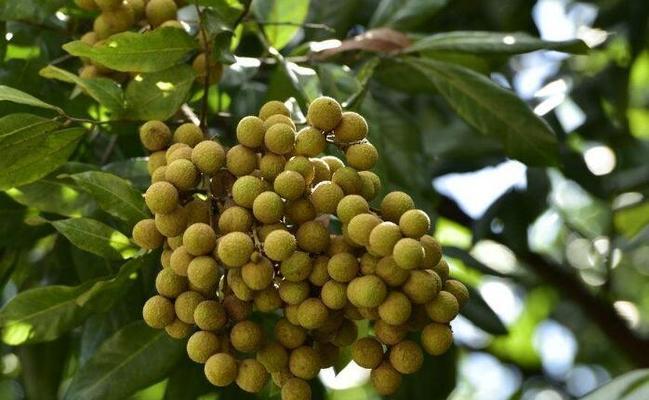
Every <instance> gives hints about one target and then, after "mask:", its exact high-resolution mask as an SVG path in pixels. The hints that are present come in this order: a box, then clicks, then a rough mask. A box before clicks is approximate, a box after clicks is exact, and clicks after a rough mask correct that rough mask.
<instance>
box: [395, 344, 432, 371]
mask: <svg viewBox="0 0 649 400" xmlns="http://www.w3.org/2000/svg"><path fill="white" fill-rule="evenodd" d="M423 362H424V354H423V352H422V351H421V347H419V345H418V344H417V343H415V342H413V341H412V340H404V341H403V342H400V343H397V344H396V345H394V346H392V348H391V349H390V364H392V366H393V367H394V369H396V370H397V371H399V372H400V373H402V374H412V373H415V372H417V371H418V370H419V368H421V365H422V364H423Z"/></svg>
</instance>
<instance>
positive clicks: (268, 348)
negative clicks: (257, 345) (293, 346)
mask: <svg viewBox="0 0 649 400" xmlns="http://www.w3.org/2000/svg"><path fill="white" fill-rule="evenodd" d="M257 361H259V362H260V363H262V364H263V365H264V367H265V368H266V370H267V371H268V372H277V371H281V370H282V369H284V368H286V366H287V365H288V352H287V351H286V349H285V348H284V347H283V346H282V345H281V344H279V343H278V342H275V341H273V342H270V343H268V344H266V345H265V346H264V347H262V348H261V349H260V350H259V351H258V352H257Z"/></svg>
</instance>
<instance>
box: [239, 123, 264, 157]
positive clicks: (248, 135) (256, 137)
mask: <svg viewBox="0 0 649 400" xmlns="http://www.w3.org/2000/svg"><path fill="white" fill-rule="evenodd" d="M265 133H266V129H265V128H264V121H263V120H262V119H261V118H257V117H254V116H247V117H243V118H242V119H241V121H239V124H238V125H237V141H238V142H239V143H241V144H242V145H244V146H246V147H250V148H251V149H256V148H259V147H261V145H263V144H264V134H265Z"/></svg>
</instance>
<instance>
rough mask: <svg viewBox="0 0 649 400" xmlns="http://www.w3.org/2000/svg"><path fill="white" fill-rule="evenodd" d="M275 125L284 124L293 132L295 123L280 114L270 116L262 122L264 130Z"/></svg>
mask: <svg viewBox="0 0 649 400" xmlns="http://www.w3.org/2000/svg"><path fill="white" fill-rule="evenodd" d="M277 124H284V125H287V126H290V127H291V129H293V130H295V122H293V120H292V119H291V118H289V117H287V116H286V115H281V114H275V115H271V116H270V117H268V118H266V120H265V121H264V129H266V130H268V128H270V127H271V126H273V125H277Z"/></svg>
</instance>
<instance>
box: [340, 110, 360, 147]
mask: <svg viewBox="0 0 649 400" xmlns="http://www.w3.org/2000/svg"><path fill="white" fill-rule="evenodd" d="M367 131H368V128H367V121H365V118H363V117H362V116H361V115H360V114H357V113H355V112H353V111H346V112H344V113H343V114H342V117H341V119H340V122H339V123H338V125H337V126H336V129H335V130H334V134H335V135H336V142H338V143H352V142H358V141H359V140H363V139H365V138H366V137H367Z"/></svg>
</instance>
